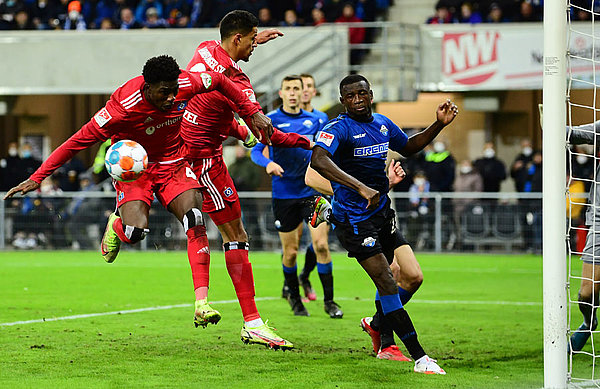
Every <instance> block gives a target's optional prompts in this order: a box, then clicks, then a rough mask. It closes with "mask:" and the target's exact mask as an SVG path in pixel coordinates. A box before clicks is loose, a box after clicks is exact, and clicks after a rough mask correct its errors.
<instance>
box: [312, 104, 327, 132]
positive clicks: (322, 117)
mask: <svg viewBox="0 0 600 389" xmlns="http://www.w3.org/2000/svg"><path fill="white" fill-rule="evenodd" d="M307 112H308V111H307ZM310 113H312V114H313V115H317V117H318V118H319V123H320V124H321V128H323V126H325V125H326V124H327V122H328V121H329V116H327V114H326V113H325V112H321V111H319V110H316V109H314V108H313V110H312V111H311V112H310Z"/></svg>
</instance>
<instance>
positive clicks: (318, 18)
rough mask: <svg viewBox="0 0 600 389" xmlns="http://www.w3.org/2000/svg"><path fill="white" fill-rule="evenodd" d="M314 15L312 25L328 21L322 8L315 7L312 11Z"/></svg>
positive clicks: (312, 15)
mask: <svg viewBox="0 0 600 389" xmlns="http://www.w3.org/2000/svg"><path fill="white" fill-rule="evenodd" d="M310 14H311V17H312V25H313V26H318V25H319V24H323V23H327V19H325V13H324V12H323V10H322V9H320V8H313V10H312V11H311V13H310Z"/></svg>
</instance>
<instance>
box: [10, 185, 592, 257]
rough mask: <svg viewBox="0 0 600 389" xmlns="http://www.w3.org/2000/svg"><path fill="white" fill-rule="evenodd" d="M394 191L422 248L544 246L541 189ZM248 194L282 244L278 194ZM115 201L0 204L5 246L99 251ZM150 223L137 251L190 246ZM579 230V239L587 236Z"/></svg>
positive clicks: (252, 221)
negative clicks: (275, 203) (275, 208)
mask: <svg viewBox="0 0 600 389" xmlns="http://www.w3.org/2000/svg"><path fill="white" fill-rule="evenodd" d="M391 195H392V198H393V206H394V208H395V209H396V212H397V216H398V220H397V221H398V225H399V226H400V228H401V230H402V232H403V233H404V235H405V236H406V238H407V240H408V241H409V242H410V243H411V245H412V246H413V248H414V249H415V250H416V251H435V252H442V251H457V252H462V251H486V252H487V251H497V252H539V250H541V236H542V230H541V227H542V212H541V206H542V200H541V199H542V194H541V193H458V192H452V193H428V194H426V195H424V196H423V198H422V199H419V200H425V201H419V202H418V205H415V204H414V203H415V200H416V199H414V198H413V199H411V197H410V196H411V195H410V194H408V193H396V192H394V193H392V194H391ZM0 196H3V194H0ZM425 196H426V198H425ZM240 198H241V204H242V212H243V216H242V217H243V220H244V225H245V226H246V230H247V231H248V234H249V236H250V241H251V245H252V248H253V249H255V250H266V251H273V250H279V249H280V247H281V246H280V243H279V236H278V234H277V229H276V228H275V224H274V219H273V214H272V211H271V193H270V192H240ZM411 200H412V201H411ZM114 206H115V198H114V193H112V192H71V193H63V194H60V195H54V196H41V195H39V194H34V195H31V196H27V197H24V198H21V197H18V198H13V199H9V200H7V201H3V202H0V220H1V221H2V222H1V223H0V249H5V250H10V249H15V250H27V249H49V250H51V249H74V250H78V249H93V250H95V249H97V248H98V245H99V242H100V239H101V237H102V233H103V231H104V228H105V226H106V220H107V216H108V215H109V214H110V213H111V212H112V211H113V210H114ZM207 219H209V218H208V217H207ZM149 224H150V234H149V235H148V236H147V237H146V239H145V240H143V241H142V242H141V243H140V244H139V245H137V246H133V248H131V249H140V250H179V249H185V248H186V237H185V234H184V233H183V228H182V227H181V225H180V223H179V222H178V221H177V219H176V218H175V217H174V216H173V215H171V214H170V213H169V212H167V211H166V210H165V209H164V208H163V207H162V206H160V204H158V203H156V202H155V204H153V206H152V208H151V212H150V222H149ZM207 230H208V237H209V241H210V244H211V246H212V247H219V246H220V245H221V239H220V235H219V232H218V230H217V228H216V227H215V226H214V224H213V223H212V222H211V221H210V220H209V221H208V222H207ZM573 231H574V234H575V235H574V236H573V237H572V239H574V240H577V239H579V240H581V239H582V238H581V237H580V236H576V235H577V234H576V231H577V230H573ZM307 235H308V234H305V236H307ZM573 243H574V244H576V242H573ZM305 244H306V242H305ZM330 244H331V247H332V250H333V251H342V249H341V247H340V246H339V245H338V243H337V239H336V238H335V236H334V234H333V232H332V233H331V239H330Z"/></svg>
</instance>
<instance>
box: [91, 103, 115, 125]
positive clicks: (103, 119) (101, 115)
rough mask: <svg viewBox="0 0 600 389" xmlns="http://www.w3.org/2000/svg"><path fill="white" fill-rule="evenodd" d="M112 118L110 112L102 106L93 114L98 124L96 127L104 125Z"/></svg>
mask: <svg viewBox="0 0 600 389" xmlns="http://www.w3.org/2000/svg"><path fill="white" fill-rule="evenodd" d="M110 119H112V116H110V113H108V110H107V109H106V108H102V109H101V110H100V111H98V113H97V114H96V115H95V116H94V120H95V121H96V123H97V124H98V127H102V126H104V125H105V124H106V123H108V121H109V120H110Z"/></svg>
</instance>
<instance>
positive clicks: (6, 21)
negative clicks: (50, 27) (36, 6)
mask: <svg viewBox="0 0 600 389" xmlns="http://www.w3.org/2000/svg"><path fill="white" fill-rule="evenodd" d="M22 9H25V5H24V4H23V2H22V1H19V0H4V1H1V2H0V30H12V29H13V28H14V23H15V15H16V14H17V12H19V11H20V10H22Z"/></svg>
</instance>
